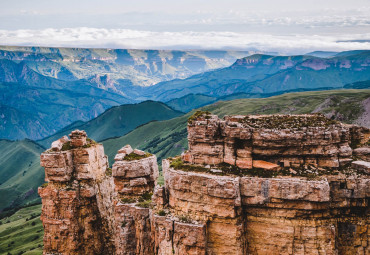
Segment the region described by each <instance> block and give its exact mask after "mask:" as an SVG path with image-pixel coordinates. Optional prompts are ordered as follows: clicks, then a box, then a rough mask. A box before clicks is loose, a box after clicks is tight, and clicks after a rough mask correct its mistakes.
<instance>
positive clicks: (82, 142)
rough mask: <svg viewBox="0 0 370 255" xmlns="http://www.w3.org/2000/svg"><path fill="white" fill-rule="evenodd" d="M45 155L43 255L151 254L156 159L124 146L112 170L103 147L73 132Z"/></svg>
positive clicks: (42, 159)
mask: <svg viewBox="0 0 370 255" xmlns="http://www.w3.org/2000/svg"><path fill="white" fill-rule="evenodd" d="M70 138H71V140H69V139H68V138H67V137H63V138H61V139H59V140H58V141H56V142H54V143H53V145H52V148H51V149H49V150H48V151H46V152H44V153H43V154H42V155H41V165H42V166H44V167H45V174H46V177H45V179H46V181H48V183H47V184H45V185H43V187H40V188H39V194H40V196H41V198H42V202H43V208H42V215H41V220H42V221H43V225H44V229H45V235H44V254H150V253H152V250H153V249H152V245H151V238H150V235H151V229H150V220H149V208H142V207H143V205H142V204H140V202H141V203H144V207H147V206H146V204H145V202H146V201H145V200H144V199H146V200H149V199H150V197H151V194H150V192H152V190H153V188H154V186H155V185H156V179H157V177H158V165H157V159H156V157H155V156H154V155H149V154H145V153H144V152H142V151H139V150H135V151H134V150H132V148H131V147H130V146H125V147H123V148H122V149H121V150H120V151H119V152H118V154H117V156H116V162H115V163H114V164H113V169H110V168H109V167H108V163H107V162H108V160H107V156H105V154H104V148H103V146H102V145H101V144H97V143H95V142H94V141H92V140H90V139H88V138H87V136H86V133H85V132H84V131H73V132H72V133H71V134H70Z"/></svg>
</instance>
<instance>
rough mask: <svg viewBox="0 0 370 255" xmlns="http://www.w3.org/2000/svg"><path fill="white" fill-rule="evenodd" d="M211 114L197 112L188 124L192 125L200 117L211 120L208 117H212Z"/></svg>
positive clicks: (189, 119)
mask: <svg viewBox="0 0 370 255" xmlns="http://www.w3.org/2000/svg"><path fill="white" fill-rule="evenodd" d="M210 114H211V113H210V112H209V111H201V110H197V111H196V112H195V113H194V114H193V115H191V116H190V117H189V118H188V123H189V124H192V123H193V122H194V121H196V120H197V119H198V118H200V117H204V118H205V119H207V118H209V117H208V115H210Z"/></svg>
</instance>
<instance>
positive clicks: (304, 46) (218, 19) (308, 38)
mask: <svg viewBox="0 0 370 255" xmlns="http://www.w3.org/2000/svg"><path fill="white" fill-rule="evenodd" d="M0 7H1V8H0V44H2V45H20V46H21V45H26V46H54V47H98V48H137V49H235V50H261V51H266V52H279V53H283V54H284V53H305V52H310V51H314V50H325V51H341V50H354V49H370V15H369V13H370V0H352V1H348V0H258V1H257V0H177V1H173V0H156V1H153V0H135V1H132V0H130V1H126V0H104V1H101V0H63V1H55V0H48V1H46V0H0Z"/></svg>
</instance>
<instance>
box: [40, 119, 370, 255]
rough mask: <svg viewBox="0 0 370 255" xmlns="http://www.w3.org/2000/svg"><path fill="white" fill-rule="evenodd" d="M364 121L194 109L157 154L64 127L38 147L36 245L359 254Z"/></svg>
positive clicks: (365, 235) (366, 188)
mask: <svg viewBox="0 0 370 255" xmlns="http://www.w3.org/2000/svg"><path fill="white" fill-rule="evenodd" d="M369 138H370V130H369V129H367V128H363V127H359V126H355V125H345V124H342V123H339V122H336V121H332V120H328V119H326V118H325V117H323V116H321V115H266V116H262V115H258V116H226V117H225V118H223V119H219V118H218V117H217V116H215V115H211V114H210V113H207V112H197V113H196V114H194V115H193V116H192V117H191V118H190V119H189V122H188V140H189V150H188V151H187V152H185V153H183V154H182V155H181V156H179V157H175V158H169V159H166V160H164V161H163V163H162V169H163V175H164V180H165V184H164V186H160V185H158V184H157V182H156V180H157V177H158V165H157V159H156V157H155V155H151V154H149V153H146V152H143V151H140V150H137V149H135V150H134V149H132V148H131V147H130V146H129V145H126V146H124V147H123V148H122V149H120V150H119V151H118V154H117V155H116V156H115V163H114V164H113V166H112V169H111V168H109V166H108V163H107V162H108V161H107V157H106V156H105V154H104V148H103V146H102V145H101V144H98V143H95V142H94V141H92V140H91V139H89V138H88V137H87V135H86V133H85V132H84V131H79V130H76V131H73V132H72V133H71V134H70V138H68V137H63V138H61V139H59V140H57V141H55V142H54V143H53V144H52V147H51V148H50V149H49V150H47V151H45V152H44V153H43V154H42V155H41V165H42V166H43V167H45V174H46V177H45V179H46V181H47V183H45V184H44V185H43V186H42V187H40V188H39V194H40V196H41V198H42V203H43V206H42V215H41V220H42V222H43V225H44V229H45V234H44V254H179V255H180V254H181V255H182V254H369V253H370V243H369V241H370V227H369V225H370V217H369V212H370V210H369V198H370V162H368V161H369V159H370V148H369V147H368V145H369Z"/></svg>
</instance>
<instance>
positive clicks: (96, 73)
mask: <svg viewBox="0 0 370 255" xmlns="http://www.w3.org/2000/svg"><path fill="white" fill-rule="evenodd" d="M251 53H252V52H228V51H189V52H188V51H184V52H178V51H145V50H109V49H71V48H37V47H0V97H1V103H0V109H1V112H0V138H3V139H12V140H17V139H24V138H29V139H32V140H40V139H43V138H45V137H48V136H50V135H52V134H54V133H56V132H57V131H58V130H61V129H63V128H65V127H66V126H68V125H72V124H73V123H74V122H76V121H84V122H86V121H89V120H91V119H93V118H96V117H97V116H98V115H99V114H101V113H103V112H104V111H105V110H107V109H109V108H111V107H113V106H118V105H122V104H130V103H137V102H140V101H145V100H155V101H162V102H166V103H167V104H168V105H169V106H171V107H173V108H175V109H176V110H179V111H183V112H187V111H189V110H191V109H194V108H198V107H200V106H202V105H205V104H209V103H212V102H216V101H219V100H230V99H236V98H257V97H269V96H272V95H278V94H283V93H287V92H294V91H305V90H322V89H335V88H346V87H345V86H346V84H354V83H356V82H360V81H362V82H365V83H366V81H369V80H370V51H349V52H340V53H335V54H334V53H327V54H326V53H325V54H324V53H322V52H321V53H320V54H319V53H312V54H311V55H310V54H308V55H301V56H272V55H263V54H254V55H250V54H251ZM242 54H244V55H249V56H247V57H243V58H239V59H238V60H236V61H235V59H236V58H237V57H239V56H241V55H242ZM315 55H316V56H315ZM317 55H320V56H326V57H317ZM233 61H234V63H233V64H232V65H231V66H228V67H223V68H218V67H220V66H223V65H228V64H230V63H232V62H233ZM200 62H202V63H203V64H201V65H199V66H198V67H196V66H197V65H198V64H199V63H200ZM160 63H161V64H160ZM204 63H205V64H204ZM160 65H161V66H162V68H160V69H158V68H157V67H158V66H160ZM103 66H104V68H105V69H104V68H103ZM112 66H114V67H115V68H116V69H114V68H113V67H112ZM117 66H120V67H122V68H123V69H124V70H126V69H130V68H133V69H135V72H134V73H132V74H133V75H132V76H130V74H128V73H127V72H126V71H125V72H123V71H122V70H123V69H119V68H118V67H117ZM144 67H145V68H144ZM155 67H156V68H157V69H156V68H155ZM170 67H171V68H170ZM102 68H103V69H104V70H105V71H104V70H103V69H102ZM117 68H118V69H117ZM212 68H218V69H214V70H209V69H212ZM186 70H187V71H186ZM189 70H190V71H189ZM204 71H205V72H204ZM197 72H201V73H198V74H195V75H192V76H190V77H188V76H189V75H191V74H194V73H197ZM144 74H145V75H147V76H150V77H157V78H158V79H157V78H155V79H156V80H155V81H152V82H150V84H153V83H155V82H158V81H161V82H159V83H158V84H156V85H153V86H137V85H138V84H140V85H150V84H149V83H148V84H146V83H145V82H138V80H137V79H141V78H140V77H143V75H144ZM180 74H181V75H180ZM124 77H125V78H124ZM178 77H181V78H184V79H178ZM172 78H176V79H174V80H170V81H166V80H167V79H172ZM123 80H125V82H122V81H123ZM144 80H145V79H144ZM144 80H142V81H144ZM362 87H364V85H362ZM365 87H366V85H365ZM191 94H195V95H196V96H192V95H191ZM198 94H199V95H198ZM181 100H182V101H181Z"/></svg>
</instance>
